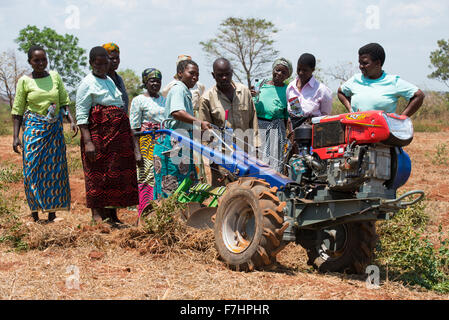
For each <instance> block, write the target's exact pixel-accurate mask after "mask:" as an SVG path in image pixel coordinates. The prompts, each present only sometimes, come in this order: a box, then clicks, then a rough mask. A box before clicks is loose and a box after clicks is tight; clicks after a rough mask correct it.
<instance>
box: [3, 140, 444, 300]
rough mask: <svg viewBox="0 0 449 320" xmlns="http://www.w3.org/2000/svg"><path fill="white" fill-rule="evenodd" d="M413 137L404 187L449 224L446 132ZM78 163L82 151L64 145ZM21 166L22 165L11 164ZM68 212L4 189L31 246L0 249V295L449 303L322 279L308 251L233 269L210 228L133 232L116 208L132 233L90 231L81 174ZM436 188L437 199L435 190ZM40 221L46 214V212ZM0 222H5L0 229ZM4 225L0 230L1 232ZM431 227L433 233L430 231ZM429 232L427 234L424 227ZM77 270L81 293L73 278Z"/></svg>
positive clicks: (360, 280)
mask: <svg viewBox="0 0 449 320" xmlns="http://www.w3.org/2000/svg"><path fill="white" fill-rule="evenodd" d="M442 134H443V133H442V132H441V133H426V134H420V135H417V137H416V138H415V141H414V142H413V143H412V145H411V146H410V147H409V148H408V151H409V153H410V154H411V156H412V159H413V166H414V167H413V174H412V177H411V179H410V183H409V184H407V185H406V189H407V190H410V189H416V188H418V187H419V188H420V189H424V190H425V191H426V193H427V194H428V201H427V203H428V204H429V205H428V207H427V210H429V211H432V214H431V228H437V225H438V224H440V223H443V225H444V228H445V229H444V230H447V229H448V228H449V221H448V213H449V197H448V196H447V194H448V193H444V192H442V188H443V187H444V185H446V186H447V185H448V181H447V179H448V177H449V174H448V172H447V168H446V167H443V166H435V165H433V164H432V163H431V159H429V158H428V157H426V156H425V152H431V151H432V150H433V149H434V146H435V144H436V143H438V142H439V141H442V140H443V139H447V138H448V137H447V134H449V132H448V133H445V134H444V135H442ZM68 152H69V153H70V155H71V157H73V158H74V159H76V157H77V156H78V155H79V150H78V149H77V148H76V147H69V150H68ZM0 154H1V155H2V158H0V162H4V161H10V160H9V159H12V158H13V157H15V155H14V154H13V153H12V150H11V147H10V139H9V137H0ZM17 163H19V162H17ZM71 187H72V208H71V209H72V210H71V212H70V213H69V212H58V213H57V216H58V218H62V220H61V221H58V222H55V223H53V224H36V223H33V222H32V221H31V218H30V217H29V211H28V208H27V205H26V203H25V197H24V195H23V186H22V185H21V183H20V182H14V183H8V188H9V189H8V196H10V197H15V196H16V195H19V196H18V198H17V199H15V200H14V199H13V200H11V201H13V202H14V206H12V207H11V208H13V213H14V214H15V216H16V217H17V221H18V222H19V223H21V224H22V225H21V230H22V231H24V237H23V239H22V241H23V242H25V243H26V244H27V245H28V250H22V251H16V250H14V248H13V247H12V246H11V244H9V243H6V242H3V243H0V299H88V300H89V299H154V300H157V299H160V300H162V299H220V300H222V299H237V300H239V299H268V300H278V299H280V300H289V299H293V300H299V299H360V300H365V299H448V298H449V295H447V294H446V295H443V294H437V293H435V292H430V291H427V290H423V289H421V288H410V287H404V286H403V285H402V284H400V283H398V282H393V281H386V280H385V279H382V280H381V286H380V288H379V289H368V288H367V286H366V283H365V279H366V276H365V275H361V276H348V275H344V274H325V275H323V274H319V273H317V272H315V271H314V270H312V269H311V268H310V267H309V266H308V265H307V263H306V260H307V257H306V254H305V252H304V249H303V248H301V247H300V246H296V245H294V244H289V245H288V246H287V247H286V248H285V249H284V250H283V251H282V252H281V253H280V254H279V255H278V263H277V265H276V268H274V269H273V270H270V271H257V272H250V273H244V272H234V271H231V270H229V269H228V268H226V266H225V265H224V264H223V263H222V262H221V261H220V260H219V259H218V257H217V252H216V250H215V248H214V244H213V234H212V231H211V230H203V231H201V230H196V229H191V228H188V227H186V226H184V225H183V224H176V223H175V226H176V228H175V229H172V230H170V231H168V230H166V232H168V234H164V233H162V234H161V233H154V232H153V233H152V232H149V230H148V229H147V228H146V225H145V224H144V223H142V224H141V225H139V226H138V227H136V226H134V224H135V220H136V212H135V211H128V210H122V211H120V212H119V216H120V219H122V220H123V221H124V222H126V223H128V224H129V225H132V226H131V227H130V228H127V229H122V230H117V229H111V228H110V227H109V226H108V225H106V224H99V225H95V226H93V225H91V223H90V213H89V210H88V209H86V207H85V204H84V181H83V177H82V172H81V168H73V171H72V172H71ZM438 188H439V193H438V192H436V190H435V189H438ZM41 218H46V217H45V216H42V217H41ZM0 224H1V223H0ZM4 227H5V226H3V227H2V226H0V235H1V234H2V233H4V231H5V228H4ZM435 230H436V229H435ZM429 232H432V229H431V230H430V231H429ZM73 270H76V271H79V273H78V274H79V288H76V286H75V287H74V286H73V282H70V281H69V280H70V279H72V278H73V276H74V275H75V273H74V271H73Z"/></svg>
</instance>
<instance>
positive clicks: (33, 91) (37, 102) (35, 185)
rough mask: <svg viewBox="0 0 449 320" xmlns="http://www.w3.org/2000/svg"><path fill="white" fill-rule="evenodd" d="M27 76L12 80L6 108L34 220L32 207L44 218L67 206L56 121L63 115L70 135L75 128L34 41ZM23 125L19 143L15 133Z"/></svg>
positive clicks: (61, 90)
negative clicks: (13, 90)
mask: <svg viewBox="0 0 449 320" xmlns="http://www.w3.org/2000/svg"><path fill="white" fill-rule="evenodd" d="M28 62H29V64H30V65H31V67H32V68H33V72H32V73H31V74H30V75H25V76H22V77H21V78H20V79H19V81H18V83H17V90H16V96H15V99H14V105H13V107H12V112H11V113H12V117H13V123H14V133H13V149H14V152H16V153H20V151H19V147H20V148H22V149H23V153H22V159H23V176H24V185H25V193H26V197H27V201H28V205H29V207H30V209H31V215H32V217H33V219H34V221H38V220H39V216H38V211H39V210H41V211H43V212H48V221H50V222H51V221H53V220H54V219H55V218H56V215H55V211H57V210H70V185H69V175H68V170H67V159H66V147H65V143H64V134H63V126H62V115H63V114H64V115H65V116H66V117H67V119H68V121H69V122H70V125H71V128H72V130H73V131H74V133H75V134H74V136H75V135H76V134H77V133H78V128H77V126H76V125H75V122H74V120H73V117H72V115H71V114H70V111H69V108H68V104H69V103H70V100H69V97H68V95H67V91H66V90H65V88H64V84H63V83H62V80H61V77H60V76H59V74H58V73H57V72H55V71H50V72H47V71H46V68H47V64H48V60H47V55H46V52H45V50H44V49H43V48H42V47H39V46H32V47H31V48H30V50H29V51H28ZM22 126H23V144H22V142H21V141H20V138H19V132H20V128H21V127H22Z"/></svg>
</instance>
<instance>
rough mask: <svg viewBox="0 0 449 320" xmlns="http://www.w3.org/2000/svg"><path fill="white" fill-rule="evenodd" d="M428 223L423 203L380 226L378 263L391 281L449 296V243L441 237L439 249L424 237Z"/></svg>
mask: <svg viewBox="0 0 449 320" xmlns="http://www.w3.org/2000/svg"><path fill="white" fill-rule="evenodd" d="M428 222H429V218H428V216H427V214H426V213H425V212H424V204H423V203H422V202H420V203H418V204H416V205H414V206H411V207H409V208H407V209H404V210H401V211H400V212H399V213H398V214H397V215H395V217H394V218H393V219H391V220H389V221H386V222H382V223H380V224H379V228H378V232H379V236H380V244H379V247H378V250H377V253H376V254H377V258H376V259H377V262H378V263H379V265H381V266H382V267H384V268H385V272H387V277H388V278H390V279H391V278H393V280H399V281H403V282H404V283H406V284H408V285H419V286H421V287H424V288H426V289H430V290H435V291H439V292H449V267H448V264H449V242H448V240H447V239H443V238H442V236H443V235H442V234H441V227H440V236H439V238H438V242H439V243H437V244H436V245H435V244H434V243H432V242H431V241H430V240H429V238H428V236H426V235H425V231H426V226H427V224H428Z"/></svg>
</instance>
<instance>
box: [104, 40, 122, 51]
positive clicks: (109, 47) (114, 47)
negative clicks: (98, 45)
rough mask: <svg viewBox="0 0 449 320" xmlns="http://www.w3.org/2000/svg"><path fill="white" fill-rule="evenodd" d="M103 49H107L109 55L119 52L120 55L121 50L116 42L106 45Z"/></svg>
mask: <svg viewBox="0 0 449 320" xmlns="http://www.w3.org/2000/svg"><path fill="white" fill-rule="evenodd" d="M103 48H105V49H106V51H107V52H108V53H111V52H113V51H117V52H119V53H120V48H119V47H118V45H117V44H115V43H114V42H109V43H105V44H104V45H103Z"/></svg>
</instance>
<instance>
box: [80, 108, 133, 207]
mask: <svg viewBox="0 0 449 320" xmlns="http://www.w3.org/2000/svg"><path fill="white" fill-rule="evenodd" d="M88 128H89V131H90V136H91V140H92V143H93V144H94V146H95V160H94V161H90V160H89V159H88V158H87V156H86V153H85V146H84V141H83V139H82V140H81V158H82V162H83V168H84V177H85V183H86V205H87V207H88V208H106V207H116V208H120V207H128V206H134V205H137V204H138V203H139V195H138V188H137V172H136V158H135V155H134V143H133V138H132V132H131V127H130V124H129V118H128V116H127V115H126V113H125V112H124V111H123V110H122V109H121V108H119V107H116V106H101V105H97V106H94V107H92V108H91V110H90V114H89V125H88Z"/></svg>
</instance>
